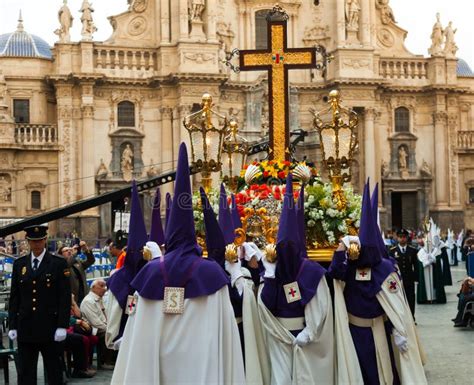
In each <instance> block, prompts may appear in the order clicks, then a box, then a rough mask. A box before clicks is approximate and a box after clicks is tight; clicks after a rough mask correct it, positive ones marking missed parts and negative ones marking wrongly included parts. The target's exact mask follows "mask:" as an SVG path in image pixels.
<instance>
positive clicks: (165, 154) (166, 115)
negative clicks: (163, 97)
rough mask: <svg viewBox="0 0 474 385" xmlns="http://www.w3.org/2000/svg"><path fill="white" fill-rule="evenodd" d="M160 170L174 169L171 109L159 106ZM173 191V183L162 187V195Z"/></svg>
mask: <svg viewBox="0 0 474 385" xmlns="http://www.w3.org/2000/svg"><path fill="white" fill-rule="evenodd" d="M160 113H161V170H162V172H168V171H171V170H173V169H175V164H174V163H173V125H172V121H171V119H172V116H173V109H172V108H171V107H161V108H160ZM172 192H173V183H167V184H165V185H164V186H163V188H162V194H163V196H165V195H166V193H172Z"/></svg>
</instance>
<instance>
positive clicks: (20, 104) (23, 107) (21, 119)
mask: <svg viewBox="0 0 474 385" xmlns="http://www.w3.org/2000/svg"><path fill="white" fill-rule="evenodd" d="M13 116H14V117H15V123H30V101H29V100H28V99H13Z"/></svg>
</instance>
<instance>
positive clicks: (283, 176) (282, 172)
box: [278, 171, 286, 179]
mask: <svg viewBox="0 0 474 385" xmlns="http://www.w3.org/2000/svg"><path fill="white" fill-rule="evenodd" d="M285 177H286V175H285V171H280V172H279V173H278V178H280V179H284V178H285Z"/></svg>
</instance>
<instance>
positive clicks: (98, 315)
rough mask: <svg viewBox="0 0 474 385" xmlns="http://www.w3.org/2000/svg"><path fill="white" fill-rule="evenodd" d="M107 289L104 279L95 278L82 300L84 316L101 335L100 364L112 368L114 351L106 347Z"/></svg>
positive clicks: (104, 367) (99, 335)
mask: <svg viewBox="0 0 474 385" xmlns="http://www.w3.org/2000/svg"><path fill="white" fill-rule="evenodd" d="M106 291H107V285H106V283H105V281H104V280H103V279H101V278H98V279H96V280H94V282H92V285H91V288H90V292H89V294H87V295H86V296H85V297H84V299H83V300H82V303H81V313H82V317H83V318H84V319H85V320H86V321H87V322H89V324H90V325H91V326H92V327H93V328H95V329H97V336H98V337H99V344H98V346H97V347H98V350H99V352H98V353H99V355H100V356H101V357H102V360H101V361H102V362H99V365H100V366H101V367H102V368H103V369H112V367H111V363H112V362H113V356H114V353H113V351H111V350H109V349H107V348H106V347H105V331H106V329H107V316H106V314H105V305H104V303H103V301H102V299H103V297H104V294H105V292H106ZM101 353H102V354H101ZM103 363H104V364H103Z"/></svg>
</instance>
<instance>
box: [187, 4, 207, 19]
mask: <svg viewBox="0 0 474 385" xmlns="http://www.w3.org/2000/svg"><path fill="white" fill-rule="evenodd" d="M190 3H191V4H190V7H189V17H190V19H191V21H202V13H203V12H204V9H205V8H206V0H191V2H190Z"/></svg>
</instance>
